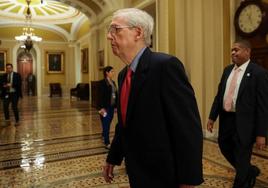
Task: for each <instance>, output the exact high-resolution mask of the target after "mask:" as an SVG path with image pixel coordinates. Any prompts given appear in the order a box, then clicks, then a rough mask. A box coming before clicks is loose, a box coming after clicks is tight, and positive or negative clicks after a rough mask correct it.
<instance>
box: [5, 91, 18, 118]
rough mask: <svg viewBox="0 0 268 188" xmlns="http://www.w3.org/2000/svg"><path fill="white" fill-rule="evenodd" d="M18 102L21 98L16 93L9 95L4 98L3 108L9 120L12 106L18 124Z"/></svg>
mask: <svg viewBox="0 0 268 188" xmlns="http://www.w3.org/2000/svg"><path fill="white" fill-rule="evenodd" d="M18 101H19V96H18V95H17V94H16V93H9V94H7V95H6V96H5V97H4V100H3V106H4V114H5V119H6V120H9V104H10V103H11V104H12V110H13V112H14V116H15V120H16V122H18V121H19V120H20V119H19V110H18Z"/></svg>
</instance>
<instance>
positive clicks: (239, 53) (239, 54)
mask: <svg viewBox="0 0 268 188" xmlns="http://www.w3.org/2000/svg"><path fill="white" fill-rule="evenodd" d="M249 58H250V49H249V48H246V47H243V46H242V45H241V44H239V43H235V44H234V45H233V47H232V61H233V63H234V64H236V65H238V66H240V65H242V64H243V63H245V62H246V61H247V60H249Z"/></svg>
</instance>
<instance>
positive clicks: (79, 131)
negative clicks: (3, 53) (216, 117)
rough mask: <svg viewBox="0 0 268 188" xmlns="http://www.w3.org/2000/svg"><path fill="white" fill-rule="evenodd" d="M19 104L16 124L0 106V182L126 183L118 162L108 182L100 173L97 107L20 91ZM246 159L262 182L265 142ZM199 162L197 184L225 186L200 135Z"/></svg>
mask: <svg viewBox="0 0 268 188" xmlns="http://www.w3.org/2000/svg"><path fill="white" fill-rule="evenodd" d="M19 108H20V110H21V124H20V125H19V126H16V127H15V126H14V122H13V121H14V120H13V119H14V118H13V117H11V119H12V120H13V121H11V125H6V124H5V122H4V117H3V110H2V104H1V107H0V112H1V114H0V187H1V188H2V187H3V188H15V187H17V188H45V187H55V188H56V187H57V188H59V187H62V188H72V187H77V188H80V187H92V188H93V187H94V188H129V185H128V179H127V177H126V174H125V170H124V166H120V167H117V168H116V169H115V174H116V178H115V181H114V182H113V183H112V184H107V183H105V181H104V179H103V178H102V172H101V169H102V166H103V164H104V161H105V156H106V153H107V150H106V149H105V147H104V145H103V143H102V140H101V126H100V121H99V116H98V113H97V111H96V109H94V108H91V107H90V104H89V103H88V102H87V101H77V100H75V99H72V100H70V99H69V98H49V97H43V98H36V97H25V98H23V99H22V100H21V101H20V103H19ZM11 114H12V113H11ZM115 122H116V119H115V120H114V122H113V126H112V128H111V134H112V135H113V130H114V123H115ZM112 135H111V136H112ZM252 162H253V163H254V164H256V165H257V166H258V167H260V168H261V169H262V173H261V175H260V176H259V177H258V179H257V183H256V186H255V187H256V188H265V187H266V188H268V148H266V149H265V150H264V151H262V152H260V151H257V150H254V156H253V158H252ZM203 164H204V174H205V182H204V183H203V185H202V186H199V187H200V188H223V187H226V188H230V187H231V185H232V181H233V177H234V171H233V169H232V168H231V166H230V165H229V164H228V163H227V162H226V161H225V160H224V158H223V157H222V155H221V154H220V152H219V149H218V146H217V143H216V142H215V141H213V140H209V139H206V140H205V141H204V158H203Z"/></svg>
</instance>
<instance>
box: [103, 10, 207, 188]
mask: <svg viewBox="0 0 268 188" xmlns="http://www.w3.org/2000/svg"><path fill="white" fill-rule="evenodd" d="M152 31H153V19H152V17H151V16H150V15H149V14H148V13H146V12H144V11H142V10H139V9H135V8H130V9H121V10H118V11H117V12H115V13H114V15H113V19H112V22H111V24H110V27H109V30H108V35H107V38H108V40H110V42H111V46H112V51H113V53H114V54H115V55H116V56H118V57H119V58H120V59H121V60H122V61H123V63H125V64H126V65H127V66H126V67H125V68H123V70H122V71H121V72H120V73H119V76H118V85H119V102H118V121H119V122H118V124H117V126H116V131H115V136H114V139H113V141H112V144H111V148H110V151H109V154H108V157H107V160H106V164H105V166H104V168H103V173H104V177H105V180H106V181H107V182H111V181H112V180H113V168H114V165H120V164H121V162H122V160H123V159H125V165H126V170H127V174H128V177H129V183H130V186H131V187H132V188H148V187H154V188H166V187H168V188H179V187H180V188H186V187H189V188H190V187H194V185H199V184H201V183H202V182H203V173H202V138H203V136H202V128H201V123H200V116H199V112H198V107H197V103H196V99H195V95H194V91H193V89H192V87H191V85H190V83H189V81H188V79H187V77H186V74H185V71H184V67H183V65H182V63H181V62H180V61H179V60H178V59H177V58H176V57H174V56H170V55H167V54H163V53H155V52H152V51H151V50H150V49H149V48H148V46H149V45H150V43H151V34H152Z"/></svg>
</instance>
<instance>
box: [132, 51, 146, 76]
mask: <svg viewBox="0 0 268 188" xmlns="http://www.w3.org/2000/svg"><path fill="white" fill-rule="evenodd" d="M145 49H146V47H144V48H142V49H141V50H140V51H139V52H138V53H137V55H136V56H135V58H134V59H133V61H132V62H131V64H130V68H131V70H132V71H133V72H136V69H137V66H138V64H139V60H140V58H141V55H142V54H143V52H144V50H145Z"/></svg>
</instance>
